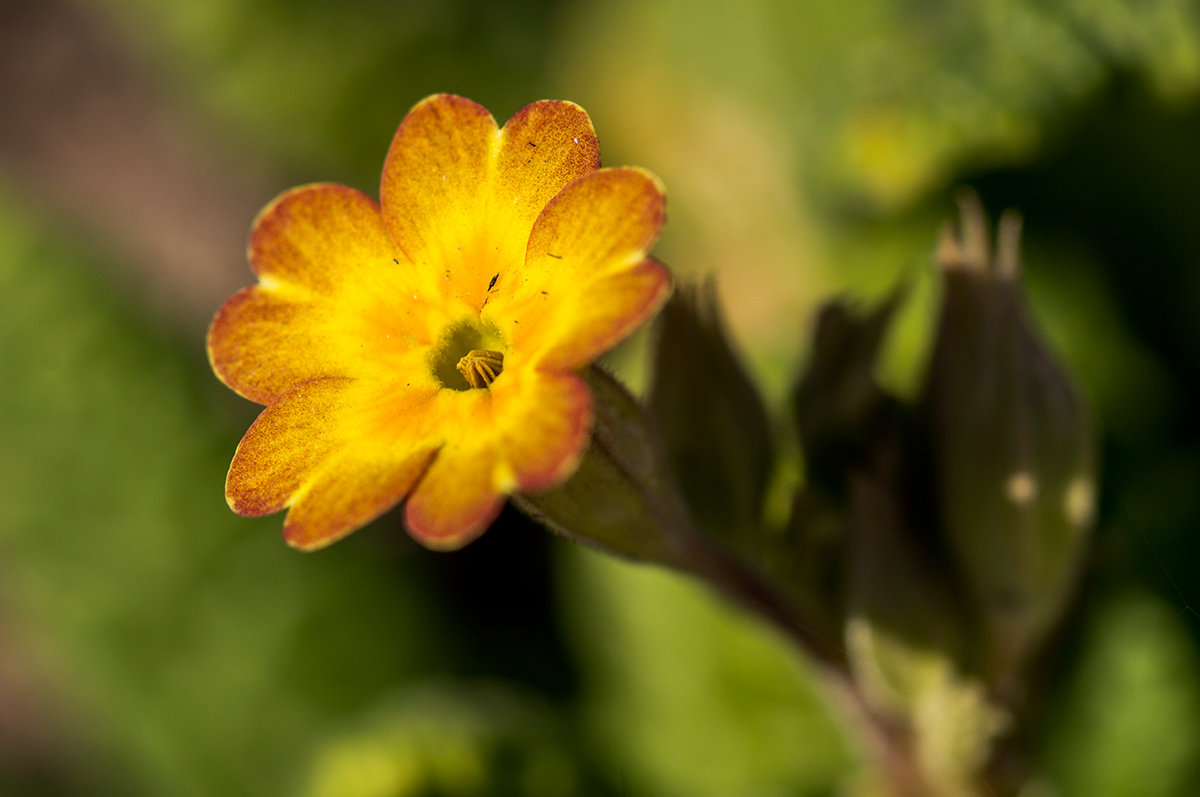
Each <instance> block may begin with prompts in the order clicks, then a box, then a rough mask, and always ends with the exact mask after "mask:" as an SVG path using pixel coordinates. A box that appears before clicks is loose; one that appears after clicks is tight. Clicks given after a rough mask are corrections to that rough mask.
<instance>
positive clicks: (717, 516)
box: [649, 280, 774, 548]
mask: <svg viewBox="0 0 1200 797" xmlns="http://www.w3.org/2000/svg"><path fill="white" fill-rule="evenodd" d="M655 355H656V356H655V364H654V384H653V389H652V390H651V393H650V400H649V411H650V414H651V416H652V418H653V419H654V421H655V428H656V429H657V430H658V432H659V434H660V436H661V439H662V441H663V447H664V449H665V451H666V455H667V459H668V461H669V463H670V465H671V470H672V472H673V473H674V474H675V479H676V481H677V483H678V485H679V489H680V492H681V493H682V495H683V496H684V498H686V500H687V502H688V505H689V507H690V509H691V514H692V517H694V518H695V520H696V523H697V524H698V525H699V526H700V528H702V529H703V530H704V531H706V532H707V533H708V534H710V535H712V536H713V537H715V538H717V539H721V540H723V541H725V542H728V543H730V544H732V545H735V546H739V547H742V548H746V547H750V546H752V544H753V543H754V542H755V541H756V539H757V538H756V536H755V535H754V534H753V531H754V530H755V529H756V528H757V527H758V525H759V520H760V515H761V510H762V503H763V493H764V491H765V490H766V486H767V477H768V476H769V474H770V469H771V462H772V458H773V456H772V455H773V448H774V446H773V444H772V440H771V428H770V422H769V420H768V418H767V411H766V408H765V407H764V406H763V403H762V399H761V398H759V395H758V391H757V390H756V389H755V387H754V384H753V382H751V380H750V377H749V375H748V374H747V373H746V370H745V368H743V366H742V364H741V362H740V361H739V359H738V357H737V355H736V353H735V352H734V350H733V346H732V344H731V343H730V341H729V338H728V336H727V335H726V333H725V329H724V325H723V324H722V322H721V317H720V312H719V310H718V308H717V301H716V291H715V288H714V284H713V282H712V281H711V280H710V281H708V282H706V283H705V284H703V285H701V286H696V287H695V288H690V289H689V288H684V289H679V290H676V291H675V294H674V295H673V296H672V297H671V299H670V300H669V301H668V302H667V304H666V306H665V307H664V308H663V311H662V314H661V316H660V320H659V324H658V340H657V347H656V352H655Z"/></svg>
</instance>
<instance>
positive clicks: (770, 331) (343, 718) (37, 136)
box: [0, 0, 1200, 797]
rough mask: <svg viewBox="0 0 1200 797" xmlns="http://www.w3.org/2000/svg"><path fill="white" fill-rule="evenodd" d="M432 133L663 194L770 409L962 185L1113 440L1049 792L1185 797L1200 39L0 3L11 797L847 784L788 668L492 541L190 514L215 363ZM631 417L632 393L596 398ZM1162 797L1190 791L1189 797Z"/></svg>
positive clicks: (1094, 20) (536, 3) (1198, 365)
mask: <svg viewBox="0 0 1200 797" xmlns="http://www.w3.org/2000/svg"><path fill="white" fill-rule="evenodd" d="M438 91H449V92H455V93H460V94H464V95H466V96H469V97H471V98H473V99H475V100H477V101H479V102H481V103H483V104H484V105H486V106H487V107H488V108H489V109H490V110H491V111H492V112H493V114H494V115H495V116H496V117H497V119H498V120H500V121H501V122H502V121H503V120H504V119H506V118H507V117H508V115H510V114H511V113H512V112H514V111H515V110H517V109H518V108H519V107H521V106H522V105H524V104H526V103H528V102H530V101H532V100H535V99H540V98H543V97H556V98H564V99H571V100H574V101H576V102H578V103H580V104H581V105H583V106H584V107H585V108H586V109H588V111H589V112H590V113H591V115H592V118H593V121H594V123H595V126H596V128H597V131H598V134H599V136H600V141H601V146H602V151H603V156H604V160H605V162H606V163H607V164H608V165H619V164H625V163H631V164H637V165H641V166H645V167H647V168H649V169H651V170H653V171H654V172H656V173H657V174H659V175H660V176H661V177H662V178H663V180H664V181H665V183H666V184H667V186H668V190H669V196H670V211H671V221H670V224H669V226H668V229H667V232H666V233H665V235H664V237H663V239H662V242H661V244H660V245H659V248H658V249H657V250H656V251H657V253H658V254H659V255H660V257H661V258H662V259H664V260H665V261H666V262H667V263H668V264H670V265H671V266H672V268H673V269H674V270H675V271H676V273H677V274H678V275H679V277H680V278H681V279H688V278H690V277H700V276H702V275H705V274H716V275H717V278H718V286H719V290H720V294H721V297H722V300H723V302H724V307H725V310H726V312H727V315H728V320H729V324H730V326H731V328H732V331H733V334H734V335H735V337H736V339H737V341H738V344H739V345H740V347H741V348H742V350H743V351H744V352H745V354H746V356H747V359H748V361H749V362H750V363H751V365H752V369H753V372H754V374H755V376H756V378H757V380H758V381H759V383H760V384H761V386H762V388H763V390H764V391H765V394H766V395H767V397H768V400H769V402H770V404H771V406H772V408H773V409H774V410H775V411H776V412H777V413H779V414H780V415H782V414H783V397H784V395H785V393H786V390H787V388H788V386H789V384H790V382H791V380H792V379H793V374H794V373H795V369H796V367H797V366H798V365H799V364H800V363H801V362H803V358H804V357H805V355H806V351H807V343H806V341H807V335H808V328H809V324H810V322H811V317H812V313H813V311H814V309H815V308H816V307H817V306H818V304H819V303H820V301H821V300H823V299H824V298H828V297H829V296H830V295H832V294H835V293H848V294H849V295H851V296H855V297H862V298H863V299H864V300H867V299H870V298H872V297H879V296H881V295H882V294H883V293H885V292H886V291H888V290H889V289H891V288H892V287H893V286H894V285H895V284H897V282H899V281H902V280H905V281H908V282H909V283H910V286H911V296H910V300H909V301H908V303H907V305H906V308H905V310H904V313H903V315H902V317H901V318H900V321H899V324H898V328H897V329H896V331H895V334H894V335H893V336H892V338H891V339H890V340H889V343H888V349H887V355H886V358H885V364H884V366H883V368H882V373H881V378H882V379H883V380H884V381H885V382H886V384H887V385H888V387H889V388H891V389H892V390H894V391H896V392H898V393H900V394H901V395H905V396H912V395H913V393H914V391H915V390H916V387H917V384H918V382H919V380H920V378H921V375H922V373H923V370H924V367H925V359H924V358H925V356H926V351H927V349H926V347H927V344H928V341H929V337H930V332H931V327H932V322H933V304H932V301H933V299H934V298H935V297H934V291H933V281H932V270H931V265H930V263H931V253H932V250H933V244H934V241H935V237H936V232H937V229H938V227H939V225H940V224H941V223H942V221H943V220H945V219H946V218H948V217H950V215H951V213H952V204H951V202H950V197H951V195H952V192H953V190H954V188H955V187H957V186H959V185H962V184H969V185H972V186H973V187H975V188H976V189H977V190H978V191H979V192H980V194H981V196H982V199H983V201H984V202H985V204H987V205H988V207H989V208H990V209H991V210H992V211H994V212H998V211H1000V210H1001V209H1003V208H1005V207H1010V206H1011V207H1016V208H1019V209H1020V210H1021V211H1022V212H1023V214H1024V216H1025V220H1026V242H1027V243H1026V250H1025V251H1026V258H1025V260H1026V266H1027V269H1026V275H1027V284H1028V286H1029V291H1030V296H1031V300H1032V303H1033V306H1034V308H1035V311H1036V313H1037V316H1038V318H1039V320H1040V323H1041V324H1042V326H1043V327H1044V330H1045V332H1046V334H1047V335H1048V337H1049V338H1050V340H1051V341H1052V342H1053V344H1054V346H1055V347H1056V348H1057V350H1058V351H1059V352H1060V353H1061V354H1062V355H1063V357H1064V359H1065V361H1066V362H1067V363H1068V364H1069V366H1070V367H1071V368H1072V369H1073V370H1074V372H1075V373H1076V375H1077V377H1078V379H1079V381H1080V383H1081V386H1082V388H1083V390H1084V392H1085V393H1086V395H1087V396H1088V398H1089V400H1090V401H1091V402H1092V405H1093V407H1094V409H1095V415H1096V418H1097V425H1098V432H1099V434H1100V435H1101V436H1102V456H1103V482H1102V489H1101V511H1100V517H1099V528H1098V536H1097V541H1096V546H1095V549H1094V554H1093V556H1092V557H1091V559H1090V562H1089V566H1088V569H1087V576H1086V583H1085V589H1084V592H1083V595H1082V597H1081V599H1080V601H1079V603H1078V606H1077V607H1076V622H1075V624H1074V625H1073V626H1072V631H1071V632H1070V633H1067V634H1064V636H1063V638H1062V639H1061V640H1060V641H1059V642H1058V643H1057V645H1056V647H1055V655H1054V656H1053V657H1052V661H1050V662H1049V664H1048V677H1049V678H1051V679H1052V682H1053V684H1054V688H1053V689H1051V690H1050V695H1051V697H1050V700H1051V705H1049V706H1048V707H1047V709H1046V712H1045V716H1046V717H1047V722H1046V725H1045V727H1044V728H1043V729H1041V738H1039V739H1038V740H1036V742H1035V749H1036V750H1037V751H1038V760H1039V769H1040V771H1041V772H1042V773H1043V775H1042V777H1041V779H1040V780H1039V782H1038V783H1037V784H1036V785H1037V788H1038V789H1039V790H1038V791H1036V793H1037V794H1049V795H1053V794H1063V795H1076V794H1079V795H1084V794H1086V795H1183V794H1188V793H1194V792H1193V791H1191V789H1194V788H1195V784H1197V783H1200V615H1198V614H1197V611H1198V609H1200V577H1198V573H1200V413H1197V411H1196V408H1197V407H1200V379H1198V378H1197V377H1198V376H1200V267H1198V266H1200V7H1198V6H1197V4H1196V3H1195V2H1190V1H1189V0H1142V1H1141V2H1132V1H1127V2H1122V0H1063V2H1057V3H1047V2H1039V1H1038V0H980V2H975V3H958V2H954V1H953V0H847V1H846V2H841V3H836V4H834V3H815V2H814V3H805V2H793V0H743V1H742V2H736V3H735V2H720V1H719V0H710V1H706V0H686V1H685V0H636V1H635V0H607V1H606V0H517V2H510V3H484V2H478V3H475V2H470V1H469V0H407V1H405V2H384V0H376V1H374V2H344V3H337V4H334V3H329V2H320V0H175V2H171V3H160V2H156V1H155V0H42V1H41V2H36V3H35V2H22V0H0V362H2V364H3V370H2V374H0V794H5V795H7V794H13V795H27V794H33V795H43V794H44V795H60V794H61V795H65V794H82V793H86V794H121V795H185V796H187V795H216V794H220V795H242V794H245V795H263V794H272V795H273V794H297V795H313V796H318V795H319V796H324V795H346V796H347V797H357V796H361V797H384V796H385V795H505V794H521V795H534V796H535V797H540V796H542V795H546V796H547V797H548V796H550V795H566V794H588V795H591V794H597V795H605V794H614V795H616V794H620V795H733V794H745V795H800V794H827V793H831V792H835V791H837V790H838V789H840V788H843V787H845V786H846V785H847V784H848V783H851V782H853V778H854V777H855V772H856V769H857V766H858V760H857V753H856V752H855V750H854V749H853V748H852V747H851V746H849V745H848V744H847V743H846V742H845V741H843V739H842V736H841V735H840V733H839V730H838V729H839V725H838V718H837V717H835V716H833V715H831V714H830V712H829V711H828V708H827V706H826V705H825V703H823V702H822V700H821V698H820V697H819V695H818V693H817V692H816V691H815V690H814V686H813V683H812V679H811V672H810V671H809V668H807V667H806V666H805V664H804V663H803V662H802V661H799V660H798V659H797V658H796V657H795V656H794V655H793V653H792V651H791V650H790V649H789V648H788V647H787V646H786V644H785V643H783V642H782V641H781V640H779V639H778V638H777V637H775V635H774V634H773V633H772V632H771V631H769V630H768V629H766V628H765V627H762V626H760V625H759V623H757V622H756V621H748V620H747V619H746V618H745V617H743V616H742V615H740V614H739V613H738V612H737V611H736V610H734V609H731V608H730V607H729V606H727V605H726V604H724V603H723V602H722V601H721V600H719V599H717V598H715V597H714V596H712V595H710V594H708V593H706V592H705V591H704V590H703V589H701V588H699V587H697V586H695V585H694V584H692V583H690V582H688V581H685V580H682V579H680V578H678V577H675V576H673V575H670V574H665V573H660V572H656V571H652V570H648V569H643V568H636V567H631V566H627V565H623V564H620V563H617V562H614V561H611V560H608V559H605V558H602V557H599V556H597V555H594V554H592V553H590V552H588V551H584V550H581V549H578V548H576V547H573V546H572V545H570V544H568V543H566V542H564V541H562V540H560V539H557V538H553V537H551V536H550V535H549V534H547V533H545V532H542V531H540V530H538V529H537V528H533V527H531V526H530V524H528V523H527V522H525V521H524V520H523V519H522V518H521V517H520V516H518V515H516V514H515V513H512V512H508V511H506V513H505V515H504V516H503V517H502V519H501V521H500V522H499V523H498V524H497V526H496V527H495V528H494V529H493V530H492V531H491V532H490V533H488V534H487V535H485V536H484V537H483V538H482V539H481V540H480V541H479V542H477V543H475V544H474V545H472V546H470V547H469V548H467V549H466V550H464V551H462V552H459V553H455V554H448V555H447V554H434V553H429V552H427V551H424V550H422V549H420V548H418V547H417V546H416V545H415V544H414V543H412V542H411V541H410V540H409V539H408V538H407V536H406V535H405V533H404V531H403V529H402V527H401V525H400V523H399V519H398V517H396V516H394V515H392V516H387V517H385V518H383V519H381V520H380V521H379V522H377V523H375V524H374V525H373V526H371V527H369V528H368V529H366V530H364V531H362V532H360V533H358V534H355V535H353V536H352V537H350V538H348V539H347V540H346V541H344V542H341V543H339V544H338V545H336V546H334V547H333V548H331V549H328V550H326V551H323V552H321V553H318V554H313V555H301V554H299V553H296V552H294V551H292V550H290V549H289V548H287V547H286V546H285V545H284V544H283V543H282V542H281V540H280V535H279V532H280V524H281V519H280V517H271V518H265V519H260V520H246V519H242V518H238V517H235V516H234V515H233V514H231V513H230V512H229V510H228V509H227V507H226V506H225V502H224V500H223V497H222V484H223V479H224V474H225V470H226V468H227V466H228V462H229V459H230V457H231V456H232V453H233V449H234V446H235V445H236V443H237V441H238V439H239V438H240V436H241V434H242V433H243V432H244V431H245V429H246V427H247V426H248V425H249V423H250V421H251V420H252V419H253V417H254V415H255V412H256V407H255V406H253V405H250V404H249V403H248V402H245V401H242V400H240V399H238V398H237V397H236V396H234V395H233V394H232V393H231V392H230V391H228V390H226V389H225V388H224V387H222V386H221V385H220V384H219V383H218V382H217V380H216V379H215V378H214V377H213V376H212V374H211V372H210V370H209V368H208V365H207V363H206V360H205V355H204V345H203V340H204V333H205V329H206V326H207V323H208V320H209V318H210V317H211V315H212V313H213V312H214V311H215V310H216V309H217V307H218V306H219V305H220V303H221V302H222V301H223V300H224V299H225V298H227V297H228V296H229V295H230V294H231V293H232V292H233V291H235V290H236V289H237V288H239V287H241V286H242V285H245V284H248V283H249V282H251V281H252V277H251V274H250V272H249V269H248V267H247V265H246V263H245V259H244V254H243V253H244V247H245V239H246V234H247V230H248V228H249V224H250V221H251V219H252V217H253V215H254V213H255V212H256V211H257V210H258V209H259V208H260V207H261V206H262V205H264V204H265V203H266V202H267V201H268V200H269V199H270V198H271V197H272V196H274V195H275V194H276V193H278V192H280V191H281V190H283V189H286V188H289V187H291V186H293V185H296V184H300V183H304V182H310V181H325V180H329V181H335V182H340V183H345V184H348V185H352V186H354V187H357V188H360V189H362V190H364V191H366V192H368V193H371V194H377V185H378V175H379V170H380V167H381V165H382V162H383V156H384V153H385V151H386V148H387V145H388V142H389V141H390V138H391V136H392V134H393V132H394V130H395V127H396V125H397V124H398V122H399V121H400V119H401V118H402V117H403V115H404V114H405V112H406V111H407V110H408V108H409V107H411V106H412V105H413V104H414V103H415V102H416V101H418V100H419V99H421V98H422V97H424V96H426V95H427V94H430V93H433V92H438ZM615 362H616V365H617V367H618V368H620V369H622V371H623V376H624V377H625V378H626V379H627V380H628V381H629V382H630V383H632V384H634V385H639V384H642V383H643V376H642V374H641V372H640V371H639V370H638V369H637V368H636V367H635V364H636V362H637V358H636V357H627V358H621V357H618V358H617V359H616V360H615ZM1189 785H1190V787H1191V789H1190V788H1189Z"/></svg>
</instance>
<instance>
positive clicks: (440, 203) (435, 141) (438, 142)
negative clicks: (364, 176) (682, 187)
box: [381, 94, 600, 314]
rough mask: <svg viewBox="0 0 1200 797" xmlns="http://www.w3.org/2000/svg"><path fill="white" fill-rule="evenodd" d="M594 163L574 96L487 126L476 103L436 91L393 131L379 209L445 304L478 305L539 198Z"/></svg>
mask: <svg viewBox="0 0 1200 797" xmlns="http://www.w3.org/2000/svg"><path fill="white" fill-rule="evenodd" d="M599 163H600V156H599V147H598V145H597V143H596V134H595V131H593V129H592V123H591V120H590V119H589V118H588V115H587V113H586V112H585V111H584V110H583V109H582V108H580V107H579V106H578V105H575V104H574V103H570V102H560V101H555V100H543V101H541V102H535V103H533V104H531V105H528V106H526V107H524V108H522V109H521V110H520V111H517V113H516V114H514V115H513V117H512V118H511V119H509V121H508V123H507V124H506V125H505V126H504V128H503V130H497V128H496V122H495V120H494V119H493V118H492V116H491V115H490V114H489V113H488V112H487V110H486V109H485V108H483V107H482V106H480V105H477V104H476V103H474V102H471V101H470V100H467V99H464V98H463V97H456V96H453V95H449V94H439V95H435V96H433V97H429V98H428V99H426V100H423V101H422V102H420V103H418V104H417V106H416V107H414V108H413V109H412V111H410V112H409V114H408V115H407V116H406V117H405V118H404V121H403V122H401V123H400V128H399V129H398V130H397V131H396V136H395V138H394V139H393V140H392V146H391V149H390V150H389V151H388V158H387V161H386V163H385V164H384V171H383V181H382V188H381V196H382V197H383V216H384V219H385V221H386V223H387V225H388V229H389V230H390V231H391V234H392V235H393V236H394V237H395V239H396V241H397V244H398V245H399V247H400V249H401V250H402V251H403V252H404V253H405V254H406V256H407V259H408V261H409V262H411V263H413V264H415V265H417V266H423V267H425V268H426V269H428V270H429V271H430V273H433V274H435V276H437V277H438V278H439V280H438V285H439V288H440V290H442V292H443V293H444V295H446V296H447V297H449V298H450V299H451V300H452V302H461V303H462V304H463V305H464V306H465V307H467V308H470V309H471V310H472V311H478V310H479V308H480V307H481V306H482V305H483V304H484V302H485V301H486V300H487V295H488V292H489V290H490V289H491V287H492V286H493V283H492V278H493V277H498V278H504V277H505V276H506V275H507V278H508V279H512V278H513V276H515V272H516V271H518V270H519V267H520V265H521V263H522V262H523V260H524V257H525V245H526V243H527V241H528V237H529V230H530V229H531V228H532V227H533V222H534V219H536V218H537V215H538V213H539V212H541V210H542V208H543V207H544V206H545V204H546V202H548V201H549V200H550V198H551V197H553V196H554V195H555V194H557V193H558V192H559V191H560V190H561V189H562V188H563V186H565V185H567V184H568V183H569V182H571V181H572V180H573V179H575V178H576V177H578V176H580V175H582V174H586V173H587V172H590V171H592V170H594V169H596V168H597V167H598V166H599ZM505 281H507V279H506V280H505ZM451 313H452V314H454V313H456V311H454V310H452V311H451Z"/></svg>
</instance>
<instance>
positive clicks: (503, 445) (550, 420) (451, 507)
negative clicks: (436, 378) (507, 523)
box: [405, 369, 592, 550]
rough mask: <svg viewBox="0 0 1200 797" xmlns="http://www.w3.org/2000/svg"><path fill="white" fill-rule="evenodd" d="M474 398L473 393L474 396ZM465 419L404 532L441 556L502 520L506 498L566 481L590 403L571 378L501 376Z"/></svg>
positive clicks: (421, 489)
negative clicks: (500, 513)
mask: <svg viewBox="0 0 1200 797" xmlns="http://www.w3.org/2000/svg"><path fill="white" fill-rule="evenodd" d="M471 392H476V391H471ZM488 398H489V399H490V400H489V401H488V402H487V403H486V404H484V403H481V404H478V405H477V406H475V407H474V408H473V410H472V412H471V414H470V415H469V416H467V417H464V418H463V425H462V426H461V427H460V429H462V432H463V433H462V436H461V438H460V439H458V440H454V441H448V442H447V444H446V445H445V446H444V447H443V448H442V449H441V450H440V451H439V452H438V455H437V458H436V459H435V460H434V462H433V464H432V465H431V466H430V467H429V469H428V470H427V471H426V472H425V475H424V476H423V477H422V478H421V481H420V483H419V484H418V485H417V487H416V488H415V489H414V490H413V492H412V495H411V496H410V497H409V499H408V503H407V505H406V508H405V521H406V525H407V526H408V529H409V532H410V533H411V534H412V536H413V537H414V538H416V539H417V540H418V541H420V542H421V543H422V544H423V545H425V546H427V547H429V548H434V549H438V550H451V549H454V548H459V547H462V546H463V545H466V544H467V543H468V542H470V541H471V540H473V539H475V538H476V537H478V536H479V535H480V534H482V533H483V531H484V530H485V529H486V528H487V526H488V525H489V524H490V523H491V522H492V521H493V520H495V518H496V515H497V514H499V512H500V508H501V507H502V506H503V503H504V496H505V495H507V494H508V493H510V492H513V491H514V490H538V489H545V488H547V487H550V486H552V485H554V484H556V483H558V482H559V481H561V480H562V479H564V478H566V477H567V476H568V475H569V474H570V473H571V472H572V471H573V470H574V468H575V467H576V465H577V464H578V462H579V459H580V457H581V456H582V455H583V451H584V449H585V447H586V445H587V440H588V433H589V430H590V428H591V419H592V415H591V396H590V394H589V393H588V390H587V386H586V384H585V383H584V382H583V380H582V379H580V378H579V377H578V376H576V375H575V374H573V373H554V374H551V373H542V372H538V371H533V370H529V369H524V370H521V369H516V370H514V369H509V370H506V371H505V372H504V373H503V374H502V375H501V376H500V378H499V379H497V380H496V381H495V382H494V383H493V384H492V389H491V391H490V395H489V396H488Z"/></svg>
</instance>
